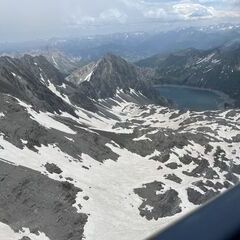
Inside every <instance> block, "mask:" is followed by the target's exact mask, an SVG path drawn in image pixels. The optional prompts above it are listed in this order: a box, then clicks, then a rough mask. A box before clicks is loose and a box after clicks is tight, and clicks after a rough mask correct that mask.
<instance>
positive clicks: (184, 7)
mask: <svg viewBox="0 0 240 240" xmlns="http://www.w3.org/2000/svg"><path fill="white" fill-rule="evenodd" d="M173 11H174V12H175V13H176V14H179V15H180V16H181V17H183V18H184V19H191V18H211V17H214V16H216V11H215V9H214V8H213V7H206V6H203V5H201V4H198V3H191V2H184V3H179V4H175V5H173Z"/></svg>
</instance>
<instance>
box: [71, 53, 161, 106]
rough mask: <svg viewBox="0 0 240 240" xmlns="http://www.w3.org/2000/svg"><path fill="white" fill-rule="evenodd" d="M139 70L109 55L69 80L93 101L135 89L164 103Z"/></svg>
mask: <svg viewBox="0 0 240 240" xmlns="http://www.w3.org/2000/svg"><path fill="white" fill-rule="evenodd" d="M139 74H140V72H139V71H138V69H137V68H136V67H135V66H134V65H132V64H129V63H128V62H126V61H125V60H124V59H122V58H120V57H117V56H115V55H112V54H108V55H106V56H105V57H103V58H102V59H100V60H99V61H98V62H96V63H90V64H88V65H86V66H84V67H83V68H81V69H79V70H76V71H75V72H74V73H73V74H72V75H70V76H69V77H68V78H67V80H68V81H70V82H72V83H74V84H77V85H78V86H79V87H80V89H81V91H82V92H83V93H84V94H86V95H87V96H89V97H90V98H93V99H99V98H100V99H102V98H109V97H113V96H114V95H115V94H116V91H117V89H122V90H123V91H125V92H126V91H128V92H129V91H130V89H134V90H136V91H140V92H141V93H142V94H143V95H145V96H147V97H148V98H149V99H152V100H154V101H155V102H156V101H158V102H161V103H162V104H163V103H164V100H163V99H161V98H160V96H159V94H158V93H157V91H156V90H155V89H154V88H152V87H151V86H150V85H149V84H148V85H147V84H146V83H145V82H144V81H143V80H142V79H141V76H139Z"/></svg>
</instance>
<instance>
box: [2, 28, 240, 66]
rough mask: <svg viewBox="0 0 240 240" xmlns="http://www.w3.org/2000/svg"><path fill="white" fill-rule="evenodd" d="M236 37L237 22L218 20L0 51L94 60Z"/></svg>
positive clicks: (33, 43) (210, 43) (201, 45)
mask: <svg viewBox="0 0 240 240" xmlns="http://www.w3.org/2000/svg"><path fill="white" fill-rule="evenodd" d="M239 38H240V25H231V24H219V25H213V26H208V27H198V28H197V27H196V28H195V27H191V28H184V29H181V30H172V31H166V32H151V33H146V32H133V33H117V34H110V35H98V36H90V37H83V38H79V39H78V38H75V39H51V40H48V41H31V42H25V43H4V44H0V53H1V54H14V55H16V54H17V53H18V54H23V53H31V52H36V51H37V52H38V54H40V53H41V54H43V55H47V54H49V53H51V52H56V51H59V52H62V53H63V54H64V55H66V56H69V57H71V58H75V59H76V58H77V59H82V61H83V62H84V63H85V62H86V61H93V60H97V59H99V58H101V57H103V56H104V55H106V54H107V53H113V54H115V55H119V56H121V57H124V58H125V59H127V60H129V61H132V62H133V61H137V60H140V59H143V58H146V57H149V56H151V55H154V54H156V53H161V54H163V53H171V52H174V51H177V50H181V49H186V48H196V49H203V50H206V49H210V48H214V47H218V46H220V45H223V44H225V43H226V42H228V41H230V40H233V39H239Z"/></svg>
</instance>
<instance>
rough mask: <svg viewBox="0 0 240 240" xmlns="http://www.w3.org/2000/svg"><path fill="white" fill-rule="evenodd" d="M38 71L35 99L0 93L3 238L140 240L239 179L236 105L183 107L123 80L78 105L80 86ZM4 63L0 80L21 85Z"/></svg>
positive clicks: (238, 113)
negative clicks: (160, 102) (161, 100)
mask: <svg viewBox="0 0 240 240" xmlns="http://www.w3.org/2000/svg"><path fill="white" fill-rule="evenodd" d="M35 60H36V59H35ZM7 61H8V62H9V61H10V59H8V60H7ZM10 62H11V67H12V64H13V65H14V66H15V64H16V63H15V62H14V60H11V61H10ZM19 64H20V63H19ZM37 64H38V66H39V63H38V62H37ZM33 65H34V66H36V65H35V64H34V63H33ZM19 66H20V65H19ZM19 66H18V67H19ZM18 69H19V68H18ZM41 69H42V71H43V72H42V78H41V76H39V77H37V74H38V72H37V71H33V70H31V68H29V74H30V73H32V72H34V73H35V76H36V78H34V79H35V80H36V81H39V84H41V85H42V88H43V89H44V91H41V92H39V95H38V94H37V95H34V96H35V98H36V99H37V100H36V101H32V100H31V98H28V97H26V98H23V96H22V95H19V91H17V90H16V92H14V91H12V90H11V89H12V88H4V89H6V90H5V91H2V89H3V88H1V92H0V191H1V194H0V236H3V237H2V238H3V239H4V238H5V239H16V240H18V239H21V240H25V239H28V238H29V239H32V240H35V239H36V240H39V239H41V240H42V239H44V240H66V239H71V240H79V239H87V240H91V239H92V240H93V239H94V240H95V239H99V240H108V239H119V240H128V239H129V240H130V239H131V240H132V239H145V238H147V237H148V236H150V235H151V234H152V233H154V232H155V231H158V230H160V229H162V228H164V227H165V226H167V225H168V224H170V223H172V222H174V221H176V220H177V219H179V218H180V217H181V216H183V215H184V214H186V213H188V212H189V211H191V210H193V209H195V208H197V207H198V206H199V205H201V204H203V203H205V202H206V201H208V200H210V199H211V198H212V197H215V196H216V195H218V194H220V193H221V192H223V191H225V190H226V189H228V188H230V187H231V186H233V185H235V184H236V183H238V182H239V177H240V159H239V154H240V147H239V146H240V144H239V142H240V111H239V110H227V111H212V112H180V111H178V110H172V109H169V108H167V107H162V106H159V105H155V104H153V102H152V100H150V99H148V98H147V97H146V96H145V95H144V94H143V93H142V92H141V91H140V90H138V89H134V88H129V89H127V88H125V89H124V90H122V89H121V85H117V88H116V89H115V91H114V92H113V94H112V96H109V97H105V98H101V99H100V98H98V99H94V100H93V99H89V100H88V104H85V103H84V104H83V103H82V102H81V101H80V100H79V102H80V103H78V101H76V96H77V94H76V95H74V94H75V93H78V94H81V91H83V90H82V89H81V85H80V86H77V85H72V84H71V83H69V82H67V81H65V80H64V79H62V80H61V81H60V82H57V79H55V81H54V78H53V77H52V78H50V75H49V71H50V70H49V68H48V67H46V66H45V67H44V68H43V67H41ZM9 70H11V71H12V68H11V69H10V66H8V69H7V68H1V74H0V83H1V84H2V85H3V83H5V82H7V83H8V86H12V85H10V84H9V83H12V82H13V83H14V84H15V85H14V86H18V88H19V89H23V90H24V91H25V88H24V87H22V85H19V84H20V83H22V82H23V83H24V81H27V82H28V83H29V84H30V83H31V81H30V79H32V78H29V79H28V78H26V77H25V75H23V74H21V75H20V76H21V81H20V80H19V79H20V78H14V77H15V76H14V75H13V76H12V75H10V74H9V76H8V75H7V74H6V72H8V71H9ZM30 70H31V71H30ZM22 71H23V70H21V72H22ZM52 71H54V72H56V73H57V70H56V69H55V68H53V69H52ZM15 74H20V73H15ZM52 74H53V73H52ZM3 76H8V77H9V78H4V77H3ZM58 79H60V78H58ZM98 79H99V80H101V78H98ZM14 80H15V81H14ZM2 85H1V86H2ZM3 86H4V85H3ZM30 86H31V84H30ZM93 86H94V85H93ZM18 88H16V89H18ZM8 89H10V90H11V91H10V90H9V91H7V90H8ZM27 89H28V88H27ZM45 89H47V90H45ZM61 89H62V92H60V90H61ZM26 91H27V90H26ZM48 91H50V92H51V94H50V93H49V92H48ZM78 91H79V92H78ZM45 95H46V96H45ZM73 95H74V96H75V97H73ZM40 96H44V97H43V98H41V99H42V100H41V101H40V100H39V99H40ZM50 96H51V97H50ZM80 96H81V95H80ZM85 98H87V96H86V97H85ZM81 99H84V98H83V96H81ZM38 101H39V102H45V103H44V104H42V105H41V107H37V104H38ZM58 101H59V102H60V105H58ZM89 104H91V108H89ZM49 106H52V108H50V107H49ZM63 106H65V107H63ZM57 107H59V109H58V110H57ZM27 237H28V238H27Z"/></svg>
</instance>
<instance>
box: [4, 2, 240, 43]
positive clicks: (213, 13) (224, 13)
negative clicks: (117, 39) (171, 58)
mask: <svg viewBox="0 0 240 240" xmlns="http://www.w3.org/2000/svg"><path fill="white" fill-rule="evenodd" d="M13 6H14V7H13ZM239 7H240V0H97V1H96V0H87V1H86V0H21V1H17V0H0V42H1V41H5V40H12V41H14V40H19V39H31V38H51V37H55V36H56V37H61V36H73V35H74V36H81V35H82V34H84V35H87V34H94V33H105V32H107V31H108V32H114V31H132V30H134V29H136V30H139V29H141V30H148V29H149V28H154V26H155V28H157V27H159V26H160V24H162V23H163V22H164V23H168V22H169V25H170V24H171V25H172V26H181V25H182V24H185V26H186V24H189V25H191V24H192V22H194V21H196V20H199V22H200V21H203V22H204V21H205V22H204V23H210V20H211V19H213V20H214V21H215V22H218V21H219V22H221V21H222V22H223V21H225V22H228V21H235V22H236V21H240V13H239V12H240V11H239ZM153 21H155V23H154V24H155V25H154V24H153ZM157 21H158V22H157ZM183 21H184V23H183ZM133 25H134V27H135V28H134V27H133ZM100 26H101V29H99V28H100ZM94 27H95V29H94ZM106 29H107V30H106ZM83 30H84V31H83Z"/></svg>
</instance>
